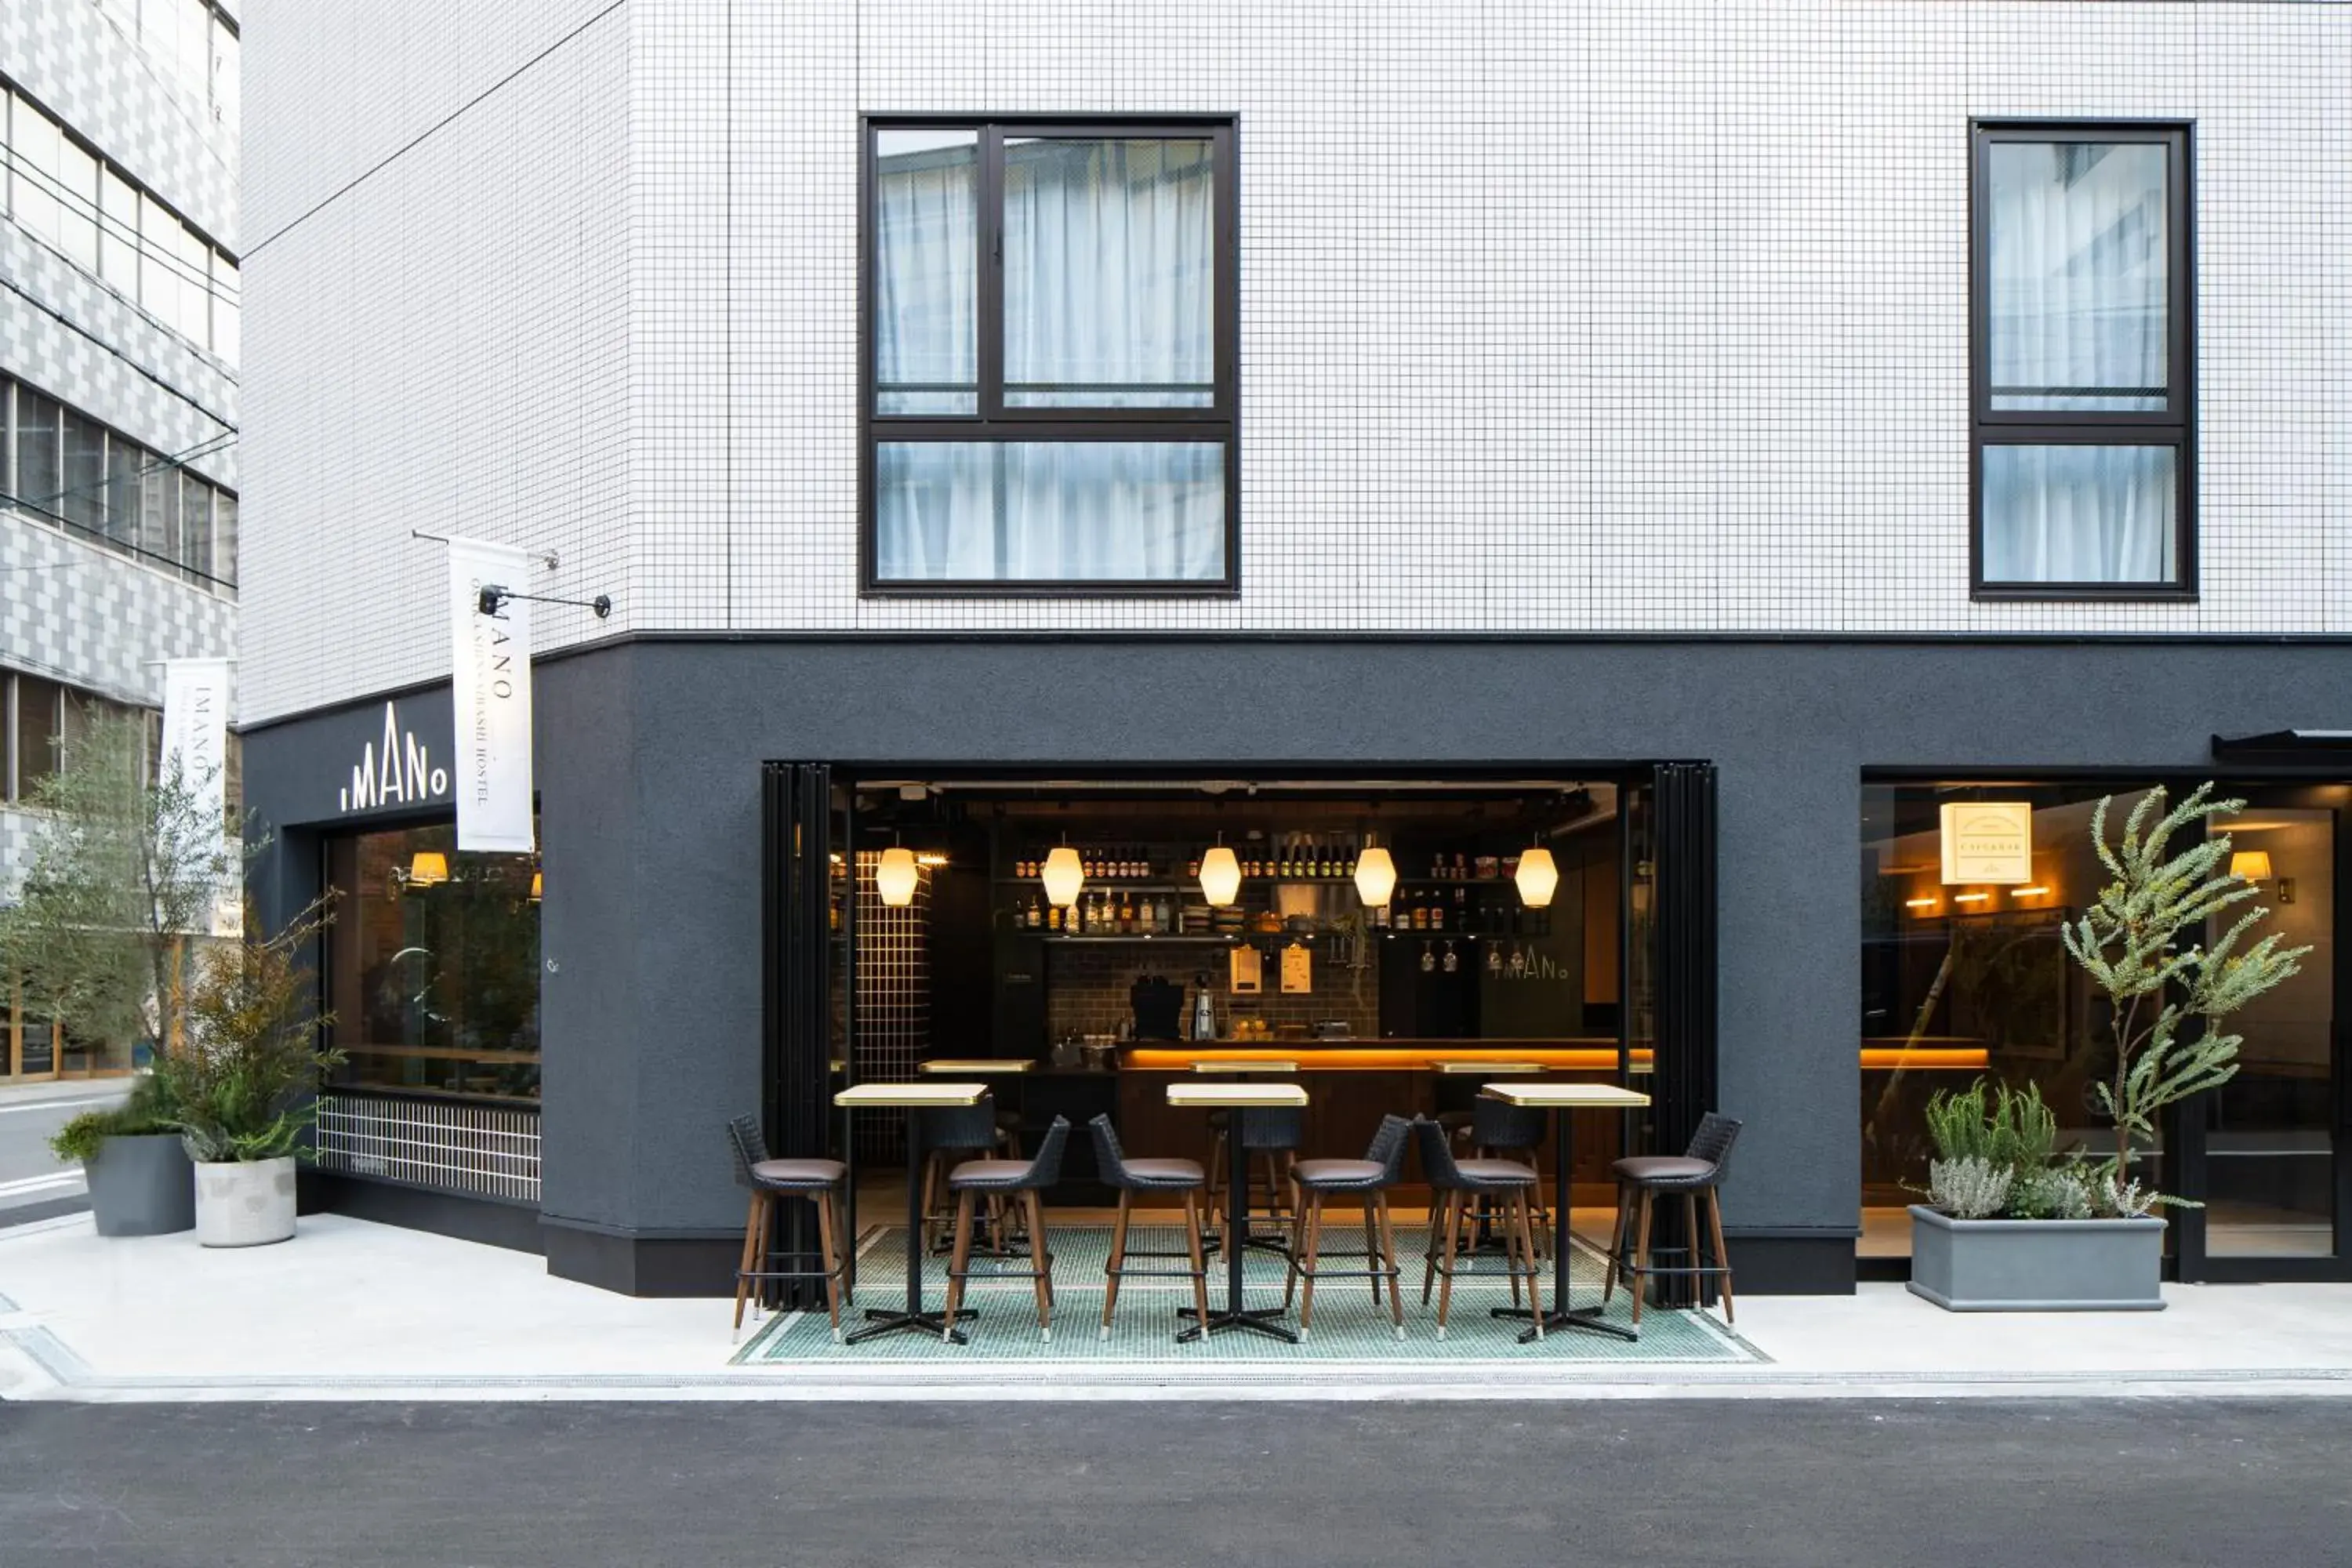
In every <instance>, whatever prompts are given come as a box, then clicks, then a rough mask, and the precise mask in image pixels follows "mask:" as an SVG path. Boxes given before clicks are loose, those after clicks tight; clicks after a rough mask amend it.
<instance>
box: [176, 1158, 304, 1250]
mask: <svg viewBox="0 0 2352 1568" xmlns="http://www.w3.org/2000/svg"><path fill="white" fill-rule="evenodd" d="M293 1235H294V1160H293V1157H292V1156H291V1155H289V1156H287V1157H286V1158H284V1159H281V1160H244V1161H230V1162H226V1163H221V1164H216V1165H215V1164H207V1165H198V1166H197V1167H196V1241H197V1242H198V1244H199V1245H201V1246H205V1247H260V1246H264V1245H266V1244H268V1243H269V1242H273V1241H288V1240H291V1239H292V1237H293Z"/></svg>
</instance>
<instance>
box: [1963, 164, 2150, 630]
mask: <svg viewBox="0 0 2352 1568" xmlns="http://www.w3.org/2000/svg"><path fill="white" fill-rule="evenodd" d="M2188 190H2189V132H2188V130H2187V128H2186V127H2183V126H2146V125H2138V124H2133V125H2074V126H2050V125H1979V126H1978V127H1977V130H1976V160H1975V201H1974V228H1975V233H1974V247H1975V273H1976V278H1975V288H1974V301H1973V304H1974V315H1975V321H1974V328H1975V331H1974V333H1973V338H1974V354H1973V361H1974V364H1973V369H1974V380H1975V395H1974V403H1975V417H1974V435H1975V440H1974V443H1973V446H1974V458H1975V463H1976V475H1975V486H1976V498H1977V508H1976V510H1977V518H1976V550H1975V554H1976V574H1975V575H1976V589H1977V593H1978V595H1979V597H1987V598H2050V597H2106V598H2186V597H2189V596H2191V595H2193V594H2194V592H2195V582H2196V577H2195V569H2194V551H2193V548H2192V544H2193V538H2194V535H2193V532H2192V522H2193V510H2194V509H2193V507H2192V504H2191V498H2192V497H2193V495H2194V493H2195V489H2194V483H2193V473H2192V468H2193V464H2194V455H2195V454H2194V447H2193V443H2192V440H2191V434H2190V432H2191V427H2192V421H2191V408H2190V405H2191V384H2192V381H2193V377H2192V375H2191V374H2190V373H2191V371H2192V369H2193V366H2192V364H2191V363H2190V346H2191V344H2192V343H2193V342H2194V335H2193V333H2192V331H2191V322H2190V319H2189V310H2190V298H2189V242H2188V237H2189V201H2188Z"/></svg>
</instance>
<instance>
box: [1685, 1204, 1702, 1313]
mask: <svg viewBox="0 0 2352 1568" xmlns="http://www.w3.org/2000/svg"><path fill="white" fill-rule="evenodd" d="M1698 1241H1699V1228H1698V1194H1696V1193H1685V1194H1683V1257H1684V1260H1685V1262H1687V1263H1688V1264H1689V1265H1690V1266H1691V1267H1692V1268H1697V1267H1698V1266H1699V1264H1700V1263H1702V1262H1703V1261H1705V1260H1704V1259H1703V1258H1700V1257H1699V1249H1698ZM1689 1279H1690V1283H1691V1303H1692V1305H1693V1306H1694V1307H1696V1306H1697V1305H1698V1304H1700V1303H1702V1302H1704V1301H1705V1300H1706V1279H1704V1278H1703V1277H1701V1276H1699V1275H1696V1274H1693V1275H1691V1276H1689Z"/></svg>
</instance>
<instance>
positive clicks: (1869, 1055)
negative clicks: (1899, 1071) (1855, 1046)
mask: <svg viewBox="0 0 2352 1568" xmlns="http://www.w3.org/2000/svg"><path fill="white" fill-rule="evenodd" d="M1991 1060H1992V1055H1991V1053H1990V1051H1988V1050H1987V1049H1986V1048H1985V1046H1984V1042H1983V1041H1981V1040H1975V1039H1969V1038H1967V1037H1960V1036H1953V1035H1921V1036H1918V1037H1916V1038H1914V1037H1910V1036H1907V1035H1882V1036H1877V1037H1871V1038H1867V1039H1864V1041H1863V1042H1862V1065H1863V1067H1864V1069H1865V1070H1868V1071H1878V1072H1883V1071H1887V1070H1890V1069H1895V1068H1917V1069H1920V1070H1924V1071H1929V1072H1934V1071H1944V1072H1969V1071H1976V1070H1980V1069H1982V1068H1985V1067H1987V1066H1989V1065H1990V1063H1991Z"/></svg>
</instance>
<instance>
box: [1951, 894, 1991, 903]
mask: <svg viewBox="0 0 2352 1568" xmlns="http://www.w3.org/2000/svg"><path fill="white" fill-rule="evenodd" d="M1991 900H1992V895H1991V894H1990V893H1954V894H1953V895H1952V902H1954V903H1956V904H1982V903H1990V901H1991Z"/></svg>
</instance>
